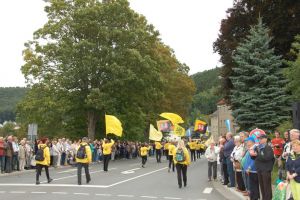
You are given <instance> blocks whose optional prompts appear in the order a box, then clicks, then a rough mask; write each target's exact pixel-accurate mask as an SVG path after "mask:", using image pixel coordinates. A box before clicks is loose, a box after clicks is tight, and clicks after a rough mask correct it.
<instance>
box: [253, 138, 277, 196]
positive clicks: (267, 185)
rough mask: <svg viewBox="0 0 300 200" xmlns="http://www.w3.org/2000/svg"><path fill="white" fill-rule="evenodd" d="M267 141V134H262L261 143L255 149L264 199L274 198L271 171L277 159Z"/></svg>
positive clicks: (256, 164) (256, 165)
mask: <svg viewBox="0 0 300 200" xmlns="http://www.w3.org/2000/svg"><path fill="white" fill-rule="evenodd" d="M267 142H268V137H267V135H261V136H260V137H259V145H258V146H257V147H256V150H255V167H256V169H257V175H258V181H259V186H260V191H261V193H262V200H271V199H272V183H271V173H272V170H273V165H274V161H275V159H274V152H273V149H272V147H271V146H269V145H268V144H267Z"/></svg>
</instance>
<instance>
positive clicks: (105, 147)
mask: <svg viewBox="0 0 300 200" xmlns="http://www.w3.org/2000/svg"><path fill="white" fill-rule="evenodd" d="M114 143H115V141H113V140H110V142H109V140H108V139H104V143H103V144H102V151H103V171H105V172H107V171H108V163H109V159H110V155H111V149H112V145H114Z"/></svg>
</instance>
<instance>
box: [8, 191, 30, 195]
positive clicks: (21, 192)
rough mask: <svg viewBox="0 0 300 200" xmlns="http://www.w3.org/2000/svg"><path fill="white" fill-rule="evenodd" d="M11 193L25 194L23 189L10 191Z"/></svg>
mask: <svg viewBox="0 0 300 200" xmlns="http://www.w3.org/2000/svg"><path fill="white" fill-rule="evenodd" d="M9 193H11V194H25V193H26V192H25V191H10V192H9Z"/></svg>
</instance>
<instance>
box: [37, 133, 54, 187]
mask: <svg viewBox="0 0 300 200" xmlns="http://www.w3.org/2000/svg"><path fill="white" fill-rule="evenodd" d="M47 144H48V138H43V139H42V140H40V141H39V144H38V150H37V152H35V154H36V155H35V159H36V184H37V185H39V184H40V175H41V173H42V169H43V168H45V172H46V176H47V180H48V183H50V182H51V181H52V180H53V179H52V178H50V176H49V166H50V149H49V147H48V146H47Z"/></svg>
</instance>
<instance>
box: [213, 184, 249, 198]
mask: <svg viewBox="0 0 300 200" xmlns="http://www.w3.org/2000/svg"><path fill="white" fill-rule="evenodd" d="M212 185H213V187H214V188H215V190H217V191H218V192H219V193H220V194H221V195H222V196H224V197H225V199H228V200H246V199H247V198H246V197H245V196H243V195H242V194H241V193H239V192H237V191H235V189H233V188H228V187H227V186H224V185H223V184H222V183H220V182H218V181H213V182H212Z"/></svg>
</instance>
